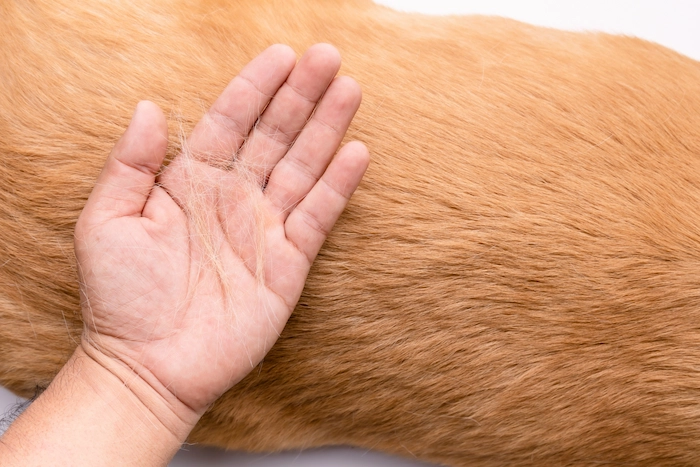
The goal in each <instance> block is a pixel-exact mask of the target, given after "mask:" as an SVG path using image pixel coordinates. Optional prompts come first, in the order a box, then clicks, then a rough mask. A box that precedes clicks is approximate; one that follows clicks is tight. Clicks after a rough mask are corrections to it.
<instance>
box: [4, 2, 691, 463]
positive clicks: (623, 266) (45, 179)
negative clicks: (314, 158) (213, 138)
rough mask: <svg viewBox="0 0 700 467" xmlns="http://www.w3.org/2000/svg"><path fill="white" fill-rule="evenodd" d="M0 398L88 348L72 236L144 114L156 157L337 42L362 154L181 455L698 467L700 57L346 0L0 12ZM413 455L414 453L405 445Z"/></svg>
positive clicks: (13, 5)
mask: <svg viewBox="0 0 700 467" xmlns="http://www.w3.org/2000/svg"><path fill="white" fill-rule="evenodd" d="M0 30H2V31H3V32H2V34H1V35H0V63H1V64H2V66H1V67H0V136H2V138H0V186H1V187H2V190H0V252H1V254H2V255H3V256H2V258H0V261H1V262H0V264H2V268H0V320H1V322H2V326H1V327H0V383H2V384H3V385H5V386H7V387H8V388H10V389H12V390H14V391H15V392H17V393H19V394H22V395H29V394H31V393H32V392H33V391H34V388H35V386H37V385H38V386H46V385H47V384H48V383H49V382H50V381H51V379H52V377H53V376H54V375H55V373H56V372H57V371H58V369H59V368H60V366H61V365H62V363H63V362H64V361H65V360H66V359H67V358H68V356H69V355H70V354H71V352H72V349H73V348H74V346H75V345H76V341H77V340H78V339H79V336H80V333H81V329H82V323H81V321H80V312H79V303H78V293H77V282H76V274H75V266H74V258H73V253H72V230H73V226H74V222H75V220H76V218H77V216H78V214H79V212H80V210H81V208H82V206H83V204H84V202H85V200H86V198H87V195H88V194H89V192H90V190H91V187H92V185H93V183H94V180H95V177H96V175H97V173H98V172H99V169H100V167H101V165H102V163H103V161H104V159H105V157H106V155H107V154H108V153H109V150H110V148H111V146H112V145H113V144H114V142H115V140H116V139H117V138H118V136H119V135H120V133H121V132H122V131H123V129H124V128H125V127H126V125H127V122H128V119H129V116H130V114H131V112H132V110H133V107H134V105H135V104H136V102H137V101H138V100H140V99H150V100H153V101H155V102H156V103H158V104H159V105H161V106H162V107H163V108H164V109H166V114H167V115H169V116H170V121H171V128H170V130H171V135H172V144H171V153H173V154H174V153H175V152H177V148H178V144H179V143H178V140H177V136H178V133H179V131H180V130H182V131H184V132H185V133H188V132H189V130H190V129H191V128H192V125H193V123H194V122H196V121H197V120H198V119H199V117H200V116H201V114H202V113H203V111H204V110H205V109H206V107H207V106H208V104H209V103H211V102H212V100H213V99H214V98H215V97H216V95H217V94H218V93H219V92H220V91H221V90H222V89H223V87H224V86H225V84H226V83H227V82H228V80H229V79H230V78H231V77H233V76H234V75H235V74H236V73H237V72H238V71H239V70H240V69H241V68H242V66H243V65H244V64H245V63H246V62H247V61H248V60H250V59H251V58H252V57H253V56H255V55H256V54H257V53H258V52H259V51H261V50H262V49H264V48H265V47H266V46H268V45H269V44H271V43H274V42H284V43H288V44H290V45H292V46H293V47H294V48H295V49H296V50H298V51H302V50H303V49H305V48H306V47H307V46H309V45H311V44H312V43H315V42H319V41H326V42H330V43H333V44H335V45H336V46H337V47H338V48H339V49H340V51H341V54H342V56H343V59H344V69H343V71H342V72H343V73H345V74H349V75H351V76H353V77H354V78H355V79H357V80H358V81H359V82H360V84H361V85H362V87H363V90H364V96H365V98H364V104H363V107H362V108H361V109H360V113H359V114H358V116H357V118H356V120H355V122H354V124H353V126H352V127H351V130H350V132H349V134H350V136H351V137H352V138H354V139H360V140H362V141H364V142H365V143H366V144H367V145H368V146H369V148H370V151H371V153H372V156H373V162H372V165H371V167H370V170H369V172H368V173H367V175H366V177H365V180H364V182H363V184H362V185H361V186H360V189H359V190H358V192H357V193H356V194H355V196H354V198H353V200H352V202H351V205H350V207H349V208H348V210H347V212H346V213H345V214H344V216H343V217H342V218H341V220H340V221H339V224H338V225H337V226H336V229H335V231H334V233H333V234H332V235H331V237H330V238H329V239H328V241H327V242H326V245H325V247H324V249H323V250H322V251H321V254H320V255H319V257H318V259H317V260H316V263H315V266H314V268H313V269H312V272H311V275H310V277H309V280H308V282H307V287H306V289H305V292H304V294H303V296H302V299H301V301H300V303H299V305H298V306H297V309H296V311H295V314H294V315H293V317H292V319H291V320H290V322H289V323H288V325H287V328H286V329H285V331H284V333H283V335H282V337H281V338H280V340H279V341H278V343H277V344H276V346H275V347H274V348H273V350H272V351H271V352H270V354H269V355H268V356H267V357H266V359H265V360H264V362H263V364H261V365H260V367H259V368H257V369H255V370H254V371H253V372H252V373H251V375H249V376H248V378H247V379H245V380H244V381H243V382H242V383H240V384H239V385H237V386H236V387H234V388H233V389H232V390H231V391H230V392H229V393H227V394H226V395H225V396H224V397H222V398H221V399H220V400H219V401H218V402H217V403H216V405H215V406H214V407H213V408H212V410H211V411H210V412H209V413H208V414H207V415H206V416H205V417H204V418H203V419H202V421H201V423H200V425H199V426H198V427H197V428H196V429H195V431H194V432H193V433H192V438H191V439H192V440H193V441H195V442H202V443H207V444H213V445H218V446H223V447H227V448H240V449H248V450H280V449H286V448H307V447H313V446H320V445H328V444H351V445H357V446H362V447H366V448H373V449H380V450H384V451H388V452H393V453H397V454H400V455H415V456H417V457H419V458H421V459H426V460H430V461H434V462H442V463H446V464H451V465H474V466H477V465H506V464H517V465H528V464H532V465H542V464H552V465H565V464H567V465H573V464H592V463H630V464H635V465H638V464H644V463H647V464H650V465H663V464H666V465H697V464H699V463H700V224H699V223H698V219H700V215H699V214H698V213H700V63H698V62H695V61H693V60H690V59H688V58H685V57H683V56H680V55H678V54H676V53H674V52H672V51H670V50H667V49H664V48H662V47H659V46H656V45H653V44H649V43H646V42H643V41H640V40H636V39H630V38H622V37H613V36H608V35H599V34H574V33H565V32H559V31H553V30H545V29H540V28H535V27H531V26H527V25H523V24H520V23H516V22H513V21H507V20H503V19H490V18H483V17H473V18H466V17H462V18H456V17H454V18H429V19H428V18H426V17H423V16H419V15H407V14H398V13H394V12H391V11H390V10H387V9H385V8H381V7H377V6H374V5H373V4H371V3H369V2H367V1H363V0H356V1H343V2H341V1H333V2H320V1H319V2H313V1H310V0H295V1H289V0H286V1H281V0H280V1H263V2H260V1H257V2H253V1H243V0H241V1H234V2H216V1H211V2H203V3H199V2H189V1H185V0H182V1H179V2H177V5H175V4H173V3H168V2H162V4H161V3H159V2H158V1H152V2H151V5H149V6H138V7H136V6H134V5H121V4H117V3H116V2H115V3H114V4H113V3H111V2H105V3H101V4H94V5H90V6H80V5H79V4H76V3H74V2H70V3H68V2H67V3H66V4H65V5H61V4H60V3H59V2H53V4H52V6H43V5H39V4H34V3H33V2H28V1H9V0H8V1H5V2H2V3H0ZM409 453H410V454H409Z"/></svg>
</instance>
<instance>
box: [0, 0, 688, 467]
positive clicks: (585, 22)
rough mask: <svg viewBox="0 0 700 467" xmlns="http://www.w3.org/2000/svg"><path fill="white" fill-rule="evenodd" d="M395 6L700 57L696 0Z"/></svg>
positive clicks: (311, 459)
mask: <svg viewBox="0 0 700 467" xmlns="http://www.w3.org/2000/svg"><path fill="white" fill-rule="evenodd" d="M378 3H381V4H384V5H387V6H391V7H393V8H396V9H402V10H410V11H418V12H422V13H429V14H488V15H498V16H506V17H510V18H514V19H517V20H520V21H525V22H528V23H532V24H538V25H542V26H550V27H556V28H560V29H570V30H597V31H606V32H612V33H620V34H627V35H633V36H638V37H641V38H644V39H648V40H652V41H654V42H658V43H660V44H663V45H665V46H667V47H671V48H673V49H675V50H677V51H679V52H681V53H684V54H686V55H688V56H690V57H693V58H695V59H696V60H700V26H699V25H698V24H700V2H698V1H695V0H687V1H681V0H675V1H671V0H666V1H658V0H655V1H651V0H649V1H640V0H637V1H632V0H624V1H620V0H616V1H609V0H608V1H601V0H587V1H581V0H575V1H574V0H569V1H565V2H563V1H553V0H552V1H546V0H530V1H523V0H520V1H517V0H512V1H506V0H479V1H454V0H453V1H449V0H380V1H379V2H378ZM15 400H16V398H15V397H14V396H13V395H11V394H10V393H9V392H8V391H6V390H4V389H2V388H0V410H3V413H4V411H6V410H7V409H9V408H10V407H11V406H12V405H13V404H14V403H15ZM170 465H171V466H176V467H188V466H204V467H207V466H211V467H213V466H221V467H223V466H233V465H236V466H256V467H281V466H299V467H315V466H319V467H320V466H338V467H351V466H352V467H364V466H367V467H369V466H377V467H399V466H402V467H403V466H406V467H408V466H421V465H423V466H424V465H426V464H421V463H418V462H412V461H410V460H405V459H400V458H395V457H389V456H385V455H381V454H377V453H373V452H366V451H364V450H357V449H351V448H328V449H319V450H311V451H305V452H287V453H282V454H274V455H250V454H243V453H225V452H222V451H218V450H215V449H202V448H197V447H188V448H187V450H184V451H182V452H180V453H179V454H178V456H177V457H176V458H175V459H174V460H173V462H172V463H171V464H170Z"/></svg>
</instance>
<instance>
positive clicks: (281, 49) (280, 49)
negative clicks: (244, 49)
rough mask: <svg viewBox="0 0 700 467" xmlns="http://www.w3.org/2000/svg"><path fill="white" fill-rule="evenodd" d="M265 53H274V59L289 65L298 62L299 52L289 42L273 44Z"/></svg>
mask: <svg viewBox="0 0 700 467" xmlns="http://www.w3.org/2000/svg"><path fill="white" fill-rule="evenodd" d="M263 54H264V55H268V54H269V55H272V56H273V57H274V60H277V61H279V62H280V63H283V64H285V65H287V66H292V67H293V66H294V65H295V64H296V62H297V54H296V52H295V51H294V49H292V48H291V47H290V46H288V45H287V44H273V45H271V46H270V47H268V48H267V49H265V51H264V52H263Z"/></svg>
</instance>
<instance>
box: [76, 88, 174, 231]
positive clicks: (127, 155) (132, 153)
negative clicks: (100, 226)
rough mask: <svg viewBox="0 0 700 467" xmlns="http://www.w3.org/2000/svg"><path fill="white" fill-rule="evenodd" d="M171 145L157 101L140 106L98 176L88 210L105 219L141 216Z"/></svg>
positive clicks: (165, 123)
mask: <svg viewBox="0 0 700 467" xmlns="http://www.w3.org/2000/svg"><path fill="white" fill-rule="evenodd" d="M167 147H168V125H167V122H166V121H165V116H164V115H163V111H162V110H160V107H158V106H157V105H156V104H154V103H153V102H149V101H141V102H139V103H138V105H137V106H136V110H135V111H134V115H133V117H132V118H131V123H130V124H129V127H128V128H127V129H126V132H124V135H122V137H121V138H120V139H119V141H117V144H116V145H115V146H114V149H112V152H111V154H110V155H109V157H108V158H107V162H106V163H105V166H104V168H103V169H102V172H101V173H100V175H99V177H97V182H96V184H95V188H93V190H92V193H91V194H90V197H89V198H88V201H87V203H86V205H85V209H84V212H85V213H88V214H91V215H92V216H94V217H92V218H93V219H95V217H97V218H100V219H101V220H108V219H113V218H118V217H124V216H140V215H141V212H142V211H143V208H144V206H145V204H146V200H147V199H148V196H149V194H150V193H151V190H152V189H153V185H154V183H155V179H156V174H157V173H158V171H159V170H160V167H161V164H162V163H163V159H165V151H166V149H167Z"/></svg>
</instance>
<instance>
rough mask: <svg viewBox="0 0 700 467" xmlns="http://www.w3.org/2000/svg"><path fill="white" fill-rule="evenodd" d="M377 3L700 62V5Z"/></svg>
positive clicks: (644, 0)
mask: <svg viewBox="0 0 700 467" xmlns="http://www.w3.org/2000/svg"><path fill="white" fill-rule="evenodd" d="M375 1H376V3H379V4H382V5H386V6H390V7H392V8H395V9H397V10H404V11H419V12H421V13H429V14H441V15H447V14H480V15H495V16H505V17H508V18H513V19H517V20H519V21H524V22H526V23H531V24H537V25H539V26H548V27H553V28H558V29H568V30H572V31H583V30H589V31H604V32H610V33H615V34H625V35H630V36H637V37H641V38H643V39H647V40H650V41H653V42H657V43H659V44H662V45H665V46H666V47H670V48H672V49H674V50H677V51H678V52H681V53H683V54H685V55H688V56H689V57H692V58H694V59H695V60H700V1H697V0H665V1H660V0H566V1H562V0H375Z"/></svg>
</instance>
